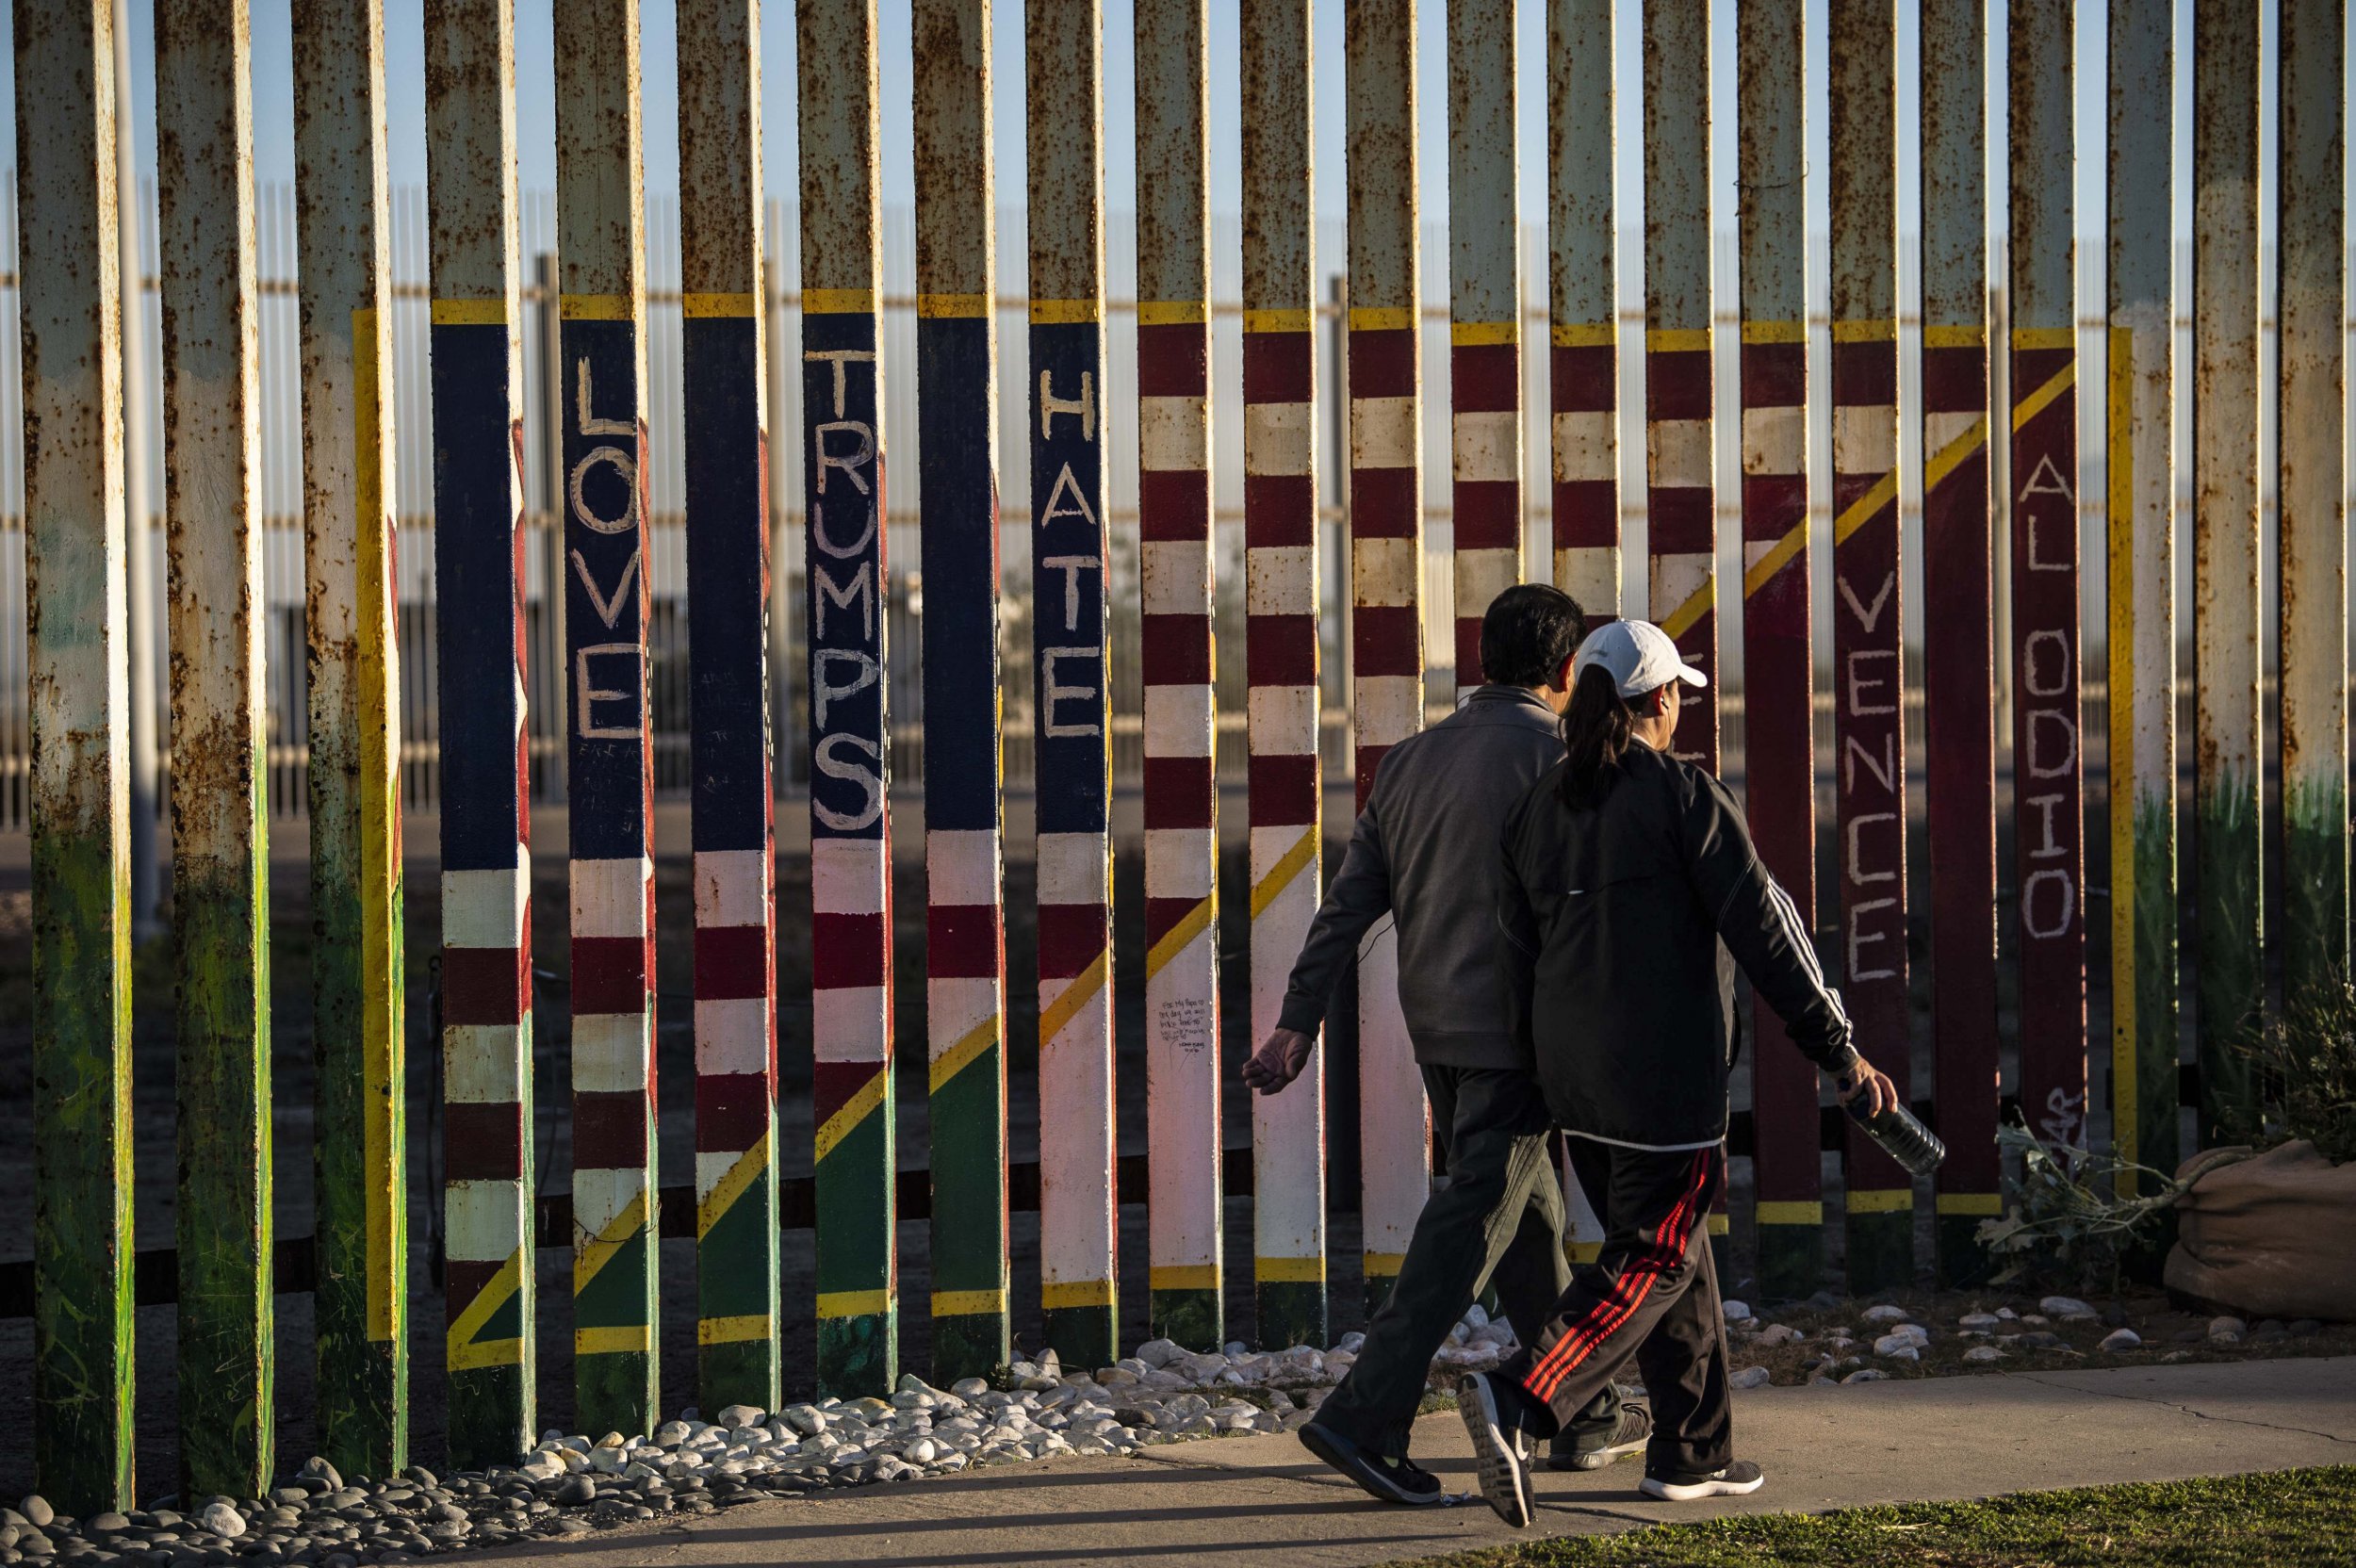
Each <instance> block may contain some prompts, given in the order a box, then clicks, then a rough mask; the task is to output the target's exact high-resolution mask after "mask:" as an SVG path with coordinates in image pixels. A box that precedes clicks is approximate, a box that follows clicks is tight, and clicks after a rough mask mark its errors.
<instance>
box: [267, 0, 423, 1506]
mask: <svg viewBox="0 0 2356 1568" xmlns="http://www.w3.org/2000/svg"><path fill="white" fill-rule="evenodd" d="M294 84H295V150H296V159H295V200H296V207H297V223H298V238H299V243H300V245H301V253H300V257H299V260H300V269H299V270H300V278H301V290H302V317H303V557H304V579H305V595H304V624H305V627H306V629H307V632H308V636H309V642H310V686H311V714H310V719H311V731H310V733H311V766H310V770H309V771H310V787H311V799H310V808H311V918H312V923H313V927H314V929H315V931H316V932H317V936H316V938H315V939H314V945H313V948H312V953H311V1000H312V1017H313V1023H312V1032H313V1036H314V1038H315V1040H316V1042H317V1054H318V1057H319V1088H318V1101H319V1112H318V1117H319V1135H318V1138H317V1141H316V1151H317V1152H316V1156H315V1157H316V1161H317V1168H318V1169H317V1183H316V1198H315V1203H316V1205H317V1209H318V1219H317V1221H316V1223H315V1224H314V1226H313V1234H314V1235H315V1237H316V1240H315V1242H314V1246H315V1247H316V1248H317V1249H318V1250H319V1270H318V1274H317V1281H318V1282H317V1284H316V1286H315V1287H314V1298H313V1299H314V1305H313V1312H314V1315H315V1321H316V1323H317V1333H318V1345H319V1381H318V1383H317V1385H316V1387H317V1393H316V1399H315V1402H316V1407H317V1411H318V1419H319V1452H320V1453H321V1454H322V1455H324V1456H325V1457H326V1458H327V1459H328V1461H329V1462H332V1463H334V1464H335V1466H336V1467H337V1468H338V1469H342V1470H347V1471H350V1472H352V1473H353V1474H355V1475H364V1476H389V1475H392V1474H393V1473H395V1472H396V1471H398V1470H400V1469H401V1467H402V1466H403V1465H405V1464H407V1463H408V1462H409V1459H408V1455H409V1336H408V1327H409V1307H408V1301H409V1288H408V1285H409V1280H408V1276H409V1266H408V1257H409V1178H408V1119H407V1115H406V1109H405V1107H406V1104H407V1100H408V1095H407V1084H408V1064H407V1044H406V1031H405V1029H404V1027H403V1012H402V1005H401V1000H402V989H403V985H404V968H405V958H404V954H403V951H402V922H401V711H400V704H401V664H400V650H399V643H398V638H397V635H396V632H397V623H398V614H399V588H400V585H399V583H398V582H397V581H396V580H395V578H394V570H393V565H394V549H395V542H394V527H395V523H394V517H393V501H394V496H395V486H394V459H395V454H396V452H397V450H398V448H397V446H396V443H395V441H394V439H393V386H392V367H393V355H392V248H391V243H390V218H389V216H388V211H387V203H386V186H385V171H384V134H385V133H384V8H383V6H382V5H381V4H380V3H378V0H365V3H363V4H360V5H356V6H335V5H326V4H321V3H319V0H303V4H300V5H298V6H296V7H295V8H294Z"/></svg>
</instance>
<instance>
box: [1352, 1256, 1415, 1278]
mask: <svg viewBox="0 0 2356 1568" xmlns="http://www.w3.org/2000/svg"><path fill="white" fill-rule="evenodd" d="M1358 1257H1359V1260H1360V1266H1361V1267H1363V1268H1364V1269H1365V1270H1366V1278H1367V1279H1369V1280H1388V1279H1395V1278H1397V1277H1398V1274H1399V1270H1400V1269H1402V1268H1405V1267H1406V1266H1407V1254H1406V1253H1404V1252H1361V1253H1359V1254H1358Z"/></svg>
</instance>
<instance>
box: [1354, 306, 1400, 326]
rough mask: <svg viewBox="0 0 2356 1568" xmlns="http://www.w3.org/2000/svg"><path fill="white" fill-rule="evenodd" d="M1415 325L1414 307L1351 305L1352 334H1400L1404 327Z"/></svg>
mask: <svg viewBox="0 0 2356 1568" xmlns="http://www.w3.org/2000/svg"><path fill="white" fill-rule="evenodd" d="M1414 325H1415V307H1414V306H1413V305H1404V306H1401V305H1351V306H1350V331H1351V332H1398V331H1399V330H1400V329H1401V328H1403V327H1412V326H1414Z"/></svg>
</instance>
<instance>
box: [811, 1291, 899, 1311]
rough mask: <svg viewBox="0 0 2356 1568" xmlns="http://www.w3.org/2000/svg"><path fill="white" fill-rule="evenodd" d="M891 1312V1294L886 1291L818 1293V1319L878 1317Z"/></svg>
mask: <svg viewBox="0 0 2356 1568" xmlns="http://www.w3.org/2000/svg"><path fill="white" fill-rule="evenodd" d="M891 1310H892V1292H890V1291H888V1290H822V1291H820V1292H819V1293H818V1315H819V1316H820V1317H880V1316H882V1315H884V1314H885V1313H888V1312H890V1311H891Z"/></svg>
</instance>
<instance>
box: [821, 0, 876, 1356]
mask: <svg viewBox="0 0 2356 1568" xmlns="http://www.w3.org/2000/svg"><path fill="white" fill-rule="evenodd" d="M795 15H796V23H797V35H796V36H797V39H798V41H799V44H800V49H799V59H798V61H797V66H798V72H799V78H800V91H799V106H800V116H801V159H802V171H801V172H802V423H803V431H804V434H803V440H804V441H805V442H806V443H807V445H806V446H805V448H804V449H803V452H802V465H803V468H802V472H803V479H802V500H803V505H804V506H805V507H806V508H807V515H808V517H809V542H810V546H809V556H808V560H809V575H810V585H809V596H808V597H807V598H806V599H805V600H804V603H805V604H806V606H807V607H808V612H809V619H808V621H807V622H806V623H805V625H804V629H805V630H806V631H807V632H808V634H809V639H810V985H811V987H812V994H811V999H810V1000H811V1021H810V1028H811V1037H812V1038H811V1044H812V1048H813V1050H814V1052H815V1054H816V1063H817V1065H816V1068H815V1070H814V1074H813V1080H812V1083H813V1094H814V1099H815V1102H816V1104H815V1113H814V1114H815V1116H816V1119H817V1151H816V1161H815V1163H816V1168H817V1184H818V1197H817V1204H818V1216H819V1220H818V1384H819V1387H820V1388H822V1389H824V1390H825V1391H826V1393H828V1394H839V1395H843V1396H844V1397H849V1396H852V1395H859V1394H868V1395H880V1394H889V1393H890V1392H891V1391H892V1383H893V1382H894V1381H895V1380H897V1379H898V1377H899V1365H900V1345H899V1339H900V1290H899V1266H898V1257H897V1253H896V1251H895V1249H894V1246H893V1237H892V1197H893V1194H892V1171H893V1168H894V1167H893V1155H892V1149H893V1136H892V1134H893V1120H894V1113H895V1104H894V1101H893V1097H892V819H891V816H890V812H889V809H888V806H887V803H886V800H885V792H886V789H887V786H888V781H889V778H890V776H891V766H890V761H891V745H892V742H891V733H892V732H891V728H890V727H889V723H888V718H887V715H886V712H885V706H884V697H885V693H886V692H887V690H888V689H889V687H888V683H887V682H886V681H885V679H884V659H885V651H886V650H885V645H884V641H885V640H884V629H885V626H886V624H887V620H888V617H887V616H886V614H885V606H884V595H885V593H886V592H887V590H888V588H889V585H890V582H891V574H890V572H889V571H888V569H887V566H886V562H885V556H884V542H885V541H884V441H883V409H884V398H883V357H882V354H881V352H880V350H881V348H882V335H881V330H880V329H881V323H882V313H881V312H882V301H881V299H880V298H879V290H880V289H881V288H882V286H883V255H882V248H881V232H882V231H881V215H882V209H881V206H880V202H881V195H880V188H879V186H878V184H877V181H878V178H879V176H878V173H877V169H876V135H877V113H878V104H877V100H876V95H875V0H799V3H798V4H797V6H796V7H795Z"/></svg>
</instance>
